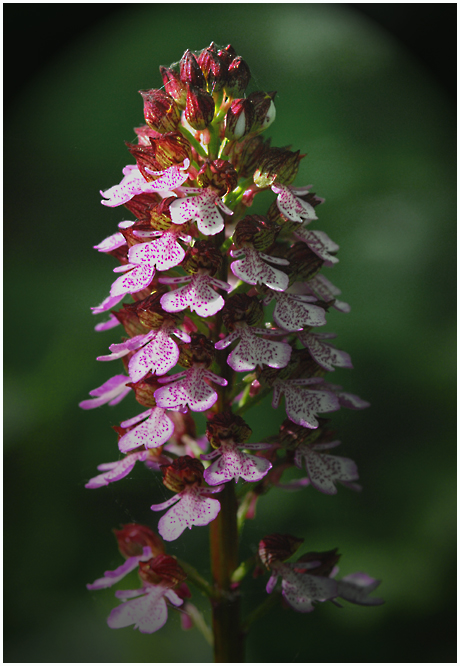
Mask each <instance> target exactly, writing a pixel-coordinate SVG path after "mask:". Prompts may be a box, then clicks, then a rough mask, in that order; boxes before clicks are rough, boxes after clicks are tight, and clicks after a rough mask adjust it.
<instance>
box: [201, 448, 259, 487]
mask: <svg viewBox="0 0 460 666" xmlns="http://www.w3.org/2000/svg"><path fill="white" fill-rule="evenodd" d="M269 447H270V445H269V444H264V443H258V444H236V443H235V442H233V441H231V440H226V441H223V442H222V443H221V445H220V446H219V448H218V449H216V450H214V451H211V453H206V454H205V455H202V456H201V458H202V460H214V458H217V460H214V462H213V463H212V464H211V465H210V466H209V467H208V468H207V469H205V471H204V480H205V481H206V483H208V484H209V485H210V486H217V485H218V484H219V483H226V482H227V481H231V480H232V479H235V482H237V481H238V479H239V478H240V477H241V478H242V479H244V480H245V481H260V480H261V479H263V477H264V476H265V475H266V474H267V472H268V471H269V470H270V469H271V468H272V464H271V462H270V461H269V460H267V459H266V458H261V457H259V456H253V455H251V454H250V453H246V452H245V449H249V450H260V449H267V448H269Z"/></svg>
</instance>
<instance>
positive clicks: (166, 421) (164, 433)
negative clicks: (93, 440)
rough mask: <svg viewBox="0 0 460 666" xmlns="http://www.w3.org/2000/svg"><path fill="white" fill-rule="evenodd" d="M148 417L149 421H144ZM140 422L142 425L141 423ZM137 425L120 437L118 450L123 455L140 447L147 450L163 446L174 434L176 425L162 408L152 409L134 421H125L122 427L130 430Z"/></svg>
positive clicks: (139, 415)
mask: <svg viewBox="0 0 460 666" xmlns="http://www.w3.org/2000/svg"><path fill="white" fill-rule="evenodd" d="M146 417H148V418H147V420H144V421H143V419H145V418H146ZM140 421H142V423H139V422H140ZM137 423H138V424H139V425H136V427H135V428H133V429H132V430H130V431H129V432H127V433H126V435H123V437H120V439H119V441H118V448H119V449H120V451H121V452H122V453H127V452H128V451H132V450H133V449H137V448H139V447H140V446H143V447H145V448H146V449H154V448H156V447H157V446H162V445H163V444H165V443H166V442H167V441H168V439H169V438H170V437H172V435H173V433H174V423H173V422H172V421H171V419H170V418H168V416H167V415H166V412H165V410H164V409H162V408H161V407H152V408H151V409H148V410H147V411H146V412H142V414H138V415H137V416H134V417H133V418H132V419H128V420H127V421H123V422H122V423H120V425H121V427H122V428H130V427H131V426H133V425H135V424H137Z"/></svg>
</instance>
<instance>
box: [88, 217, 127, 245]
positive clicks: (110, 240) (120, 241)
mask: <svg viewBox="0 0 460 666" xmlns="http://www.w3.org/2000/svg"><path fill="white" fill-rule="evenodd" d="M133 224H134V221H131V220H123V221H122V222H119V223H118V227H119V229H128V228H129V227H132V226H133ZM126 244H127V243H126V239H125V237H124V236H123V234H122V233H121V232H120V231H117V232H116V233H115V234H112V235H111V236H107V238H104V240H103V241H101V242H100V243H98V245H93V247H94V249H95V250H98V251H99V252H112V250H116V249H117V248H119V247H122V246H123V245H126Z"/></svg>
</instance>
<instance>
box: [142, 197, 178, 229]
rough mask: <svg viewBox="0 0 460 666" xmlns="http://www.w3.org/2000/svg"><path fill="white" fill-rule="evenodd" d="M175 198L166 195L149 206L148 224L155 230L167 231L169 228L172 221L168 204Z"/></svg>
mask: <svg viewBox="0 0 460 666" xmlns="http://www.w3.org/2000/svg"><path fill="white" fill-rule="evenodd" d="M175 200H176V197H167V198H166V199H161V201H159V202H157V203H154V204H153V205H151V206H150V207H149V210H148V214H149V220H150V225H151V226H152V227H153V228H154V229H156V230H157V231H167V229H169V228H170V226H171V224H172V222H171V212H170V210H169V205H170V204H171V203H172V202H173V201H175Z"/></svg>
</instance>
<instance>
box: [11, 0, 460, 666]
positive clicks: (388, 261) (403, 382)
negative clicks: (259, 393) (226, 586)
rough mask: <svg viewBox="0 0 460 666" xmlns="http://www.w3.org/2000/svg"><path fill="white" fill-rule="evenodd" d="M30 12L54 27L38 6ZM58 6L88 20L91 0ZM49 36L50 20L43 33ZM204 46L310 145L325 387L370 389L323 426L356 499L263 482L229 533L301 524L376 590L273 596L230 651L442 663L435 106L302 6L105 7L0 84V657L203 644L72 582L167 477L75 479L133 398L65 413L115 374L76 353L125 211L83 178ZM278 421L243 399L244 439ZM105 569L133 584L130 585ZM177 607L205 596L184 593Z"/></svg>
mask: <svg viewBox="0 0 460 666" xmlns="http://www.w3.org/2000/svg"><path fill="white" fill-rule="evenodd" d="M40 6H41V7H43V8H44V9H43V11H44V12H45V13H46V12H47V16H48V18H49V20H51V21H53V20H54V21H55V22H56V17H55V16H54V17H53V9H52V7H53V6H51V5H40ZM380 6H381V7H383V6H384V5H380ZM395 6H396V5H389V7H395ZM420 6H421V5H411V7H420ZM430 6H431V7H433V8H434V9H433V11H434V12H436V9H435V7H438V5H436V6H435V5H430ZM27 7H29V8H30V7H32V5H10V6H9V9H8V7H7V9H6V13H5V32H6V35H8V29H9V26H11V28H13V25H14V27H15V30H16V33H15V34H19V31H18V23H17V21H18V20H19V12H20V11H22V8H24V10H23V11H24V17H26V16H27ZM73 7H77V6H76V5H73ZM78 7H80V8H81V11H82V12H87V13H88V15H89V16H88V21H89V22H90V21H91V11H92V6H91V5H89V4H83V5H78ZM97 7H100V6H99V5H97ZM440 7H441V9H439V11H445V8H446V7H447V5H440ZM18 8H19V9H18ZM442 8H444V9H442ZM451 14H452V12H451ZM452 17H453V19H455V17H454V16H453V14H452V16H451V18H452ZM24 20H26V19H25V18H24ZM29 22H30V16H29ZM43 23H44V21H43V16H42V24H43ZM19 25H20V24H19ZM37 29H40V21H37ZM65 30H66V23H65V21H63V22H59V21H57V22H56V34H59V35H60V39H61V40H62V37H63V34H64V35H65ZM212 40H213V41H215V42H217V43H218V44H223V45H225V44H227V43H229V42H231V43H232V44H233V46H234V47H235V49H236V50H237V52H238V54H240V55H242V56H243V57H244V58H245V59H246V60H247V62H248V63H249V66H250V68H251V71H252V73H253V81H252V82H251V84H250V88H249V89H248V92H251V91H252V90H260V89H262V90H277V91H278V95H277V98H276V108H277V120H276V122H275V123H274V124H273V125H272V126H271V128H270V129H269V130H268V133H267V134H268V135H270V136H272V144H273V145H287V144H292V145H293V149H294V150H296V149H297V148H300V150H301V152H307V153H308V157H307V158H306V159H305V160H303V162H302V165H301V170H300V173H299V176H298V178H297V180H296V184H298V185H304V184H307V183H314V190H315V191H316V192H317V193H318V194H320V195H321V196H324V197H325V198H326V204H325V205H324V206H321V210H320V220H319V223H318V225H317V228H320V229H324V230H325V231H326V232H327V233H328V234H329V235H330V236H331V238H333V239H334V240H335V241H336V242H337V243H339V245H340V248H341V250H340V254H339V256H340V259H341V261H340V263H339V264H338V266H337V267H335V268H334V269H333V270H328V271H326V274H327V276H328V277H330V278H331V279H332V281H333V282H334V283H335V284H337V286H339V287H340V288H341V289H342V292H343V299H344V300H346V301H347V302H349V303H350V304H351V306H352V311H351V313H350V314H349V315H343V314H341V313H338V312H336V311H332V312H331V314H330V315H329V319H328V322H329V323H328V326H327V330H328V331H334V332H337V333H338V334H339V337H338V341H337V343H338V346H339V347H340V348H342V349H345V350H347V351H348V352H349V353H350V354H351V356H352V359H353V361H354V366H355V369H354V370H353V371H352V372H350V371H336V373H335V375H334V377H333V380H334V381H338V382H340V383H342V384H343V385H344V386H345V387H346V389H347V390H349V391H351V392H355V393H358V394H359V395H361V396H362V397H363V398H365V399H366V400H369V401H370V402H371V404H372V407H371V408H370V409H368V410H365V411H363V412H350V411H345V410H344V411H343V412H339V413H336V414H334V415H333V417H332V418H333V423H334V424H336V426H337V429H338V430H339V435H340V439H341V440H342V446H341V451H340V452H339V453H341V454H342V455H346V456H349V457H351V458H353V459H355V460H356V461H357V463H358V466H359V470H360V476H361V481H362V484H363V487H364V489H363V491H362V493H360V494H355V493H352V492H350V491H347V490H346V489H345V488H342V487H341V488H340V489H339V492H338V495H337V496H335V497H329V496H325V495H322V494H321V493H318V492H316V491H314V490H313V489H311V488H308V489H306V490H304V491H302V492H300V493H292V494H287V493H283V492H282V491H281V490H273V491H272V493H271V494H270V495H268V496H267V497H266V498H263V499H262V500H261V501H260V503H259V507H258V515H257V518H256V520H255V521H250V522H248V523H247V526H246V527H245V531H244V535H243V543H242V547H241V555H242V557H247V556H249V555H250V554H251V553H252V552H253V551H254V548H255V547H256V545H257V543H258V541H259V539H260V538H261V537H262V536H263V535H265V534H267V533H269V532H276V531H278V532H289V533H292V534H295V535H297V536H302V537H305V544H304V550H325V549H330V548H333V547H335V546H338V547H339V549H340V552H341V553H342V554H343V556H342V560H341V563H340V564H341V574H343V575H345V574H347V573H351V572H354V571H359V570H362V571H366V572H367V573H369V574H370V575H372V576H374V577H377V578H381V579H382V580H383V582H382V585H381V588H380V591H381V595H382V596H384V597H385V599H386V603H385V605H383V606H381V607H376V608H361V607H358V606H352V605H351V604H349V605H347V607H346V608H344V609H342V610H340V609H338V608H335V607H334V606H333V605H327V604H324V605H322V606H320V607H318V608H317V609H316V610H315V612H314V613H312V614H309V615H302V614H297V613H295V612H293V611H290V610H283V609H281V608H279V609H276V610H274V611H272V612H271V614H270V615H268V616H267V617H266V619H263V620H260V621H259V623H258V624H255V625H254V629H253V632H252V633H251V634H250V636H249V639H248V645H247V659H248V661H252V662H305V661H308V662H365V661H368V662H450V661H456V657H455V624H456V623H455V608H456V606H455V587H456V585H455V563H456V555H455V543H456V535H455V481H456V479H455V468H456V465H455V423H454V405H455V383H454V382H455V374H454V366H455V307H454V298H455V287H454V284H455V148H454V145H455V141H454V138H455V120H454V118H455V116H454V109H453V106H452V104H451V100H450V98H449V96H448V95H447V93H446V92H445V91H444V90H443V89H442V87H441V86H440V85H438V83H437V82H436V81H435V79H434V78H432V77H431V76H430V74H428V73H427V72H426V71H425V70H424V69H423V68H422V67H421V66H420V65H419V63H418V62H417V60H416V59H415V58H414V57H413V56H411V55H410V53H409V52H408V51H406V50H405V49H404V48H403V47H402V46H401V44H400V43H399V42H398V41H397V40H396V39H394V38H393V37H391V35H390V34H389V33H387V32H386V31H384V30H383V29H381V28H379V27H378V25H377V24H376V23H373V22H372V21H370V20H369V19H367V18H365V17H364V16H363V15H362V14H360V13H358V12H357V11H355V10H353V9H352V8H349V7H347V6H346V5H337V4H315V3H313V4H308V3H307V4H300V5H299V4H283V5H281V4H277V3H275V4H271V5H264V4H238V5H235V4H220V5H188V4H178V5H169V4H150V3H148V4H143V5H141V4H133V5H120V6H119V10H118V11H117V12H116V13H114V15H113V16H108V17H107V18H106V19H105V20H103V21H98V22H95V23H94V24H93V25H89V27H88V28H87V29H86V30H82V31H81V32H80V34H79V35H78V36H77V37H74V38H73V39H72V40H70V41H69V43H68V45H66V46H65V47H64V48H62V49H61V50H60V51H59V53H58V54H57V55H56V56H55V57H54V58H53V59H51V60H50V61H48V63H47V65H46V67H43V68H41V69H40V70H39V71H38V72H36V73H35V75H34V76H33V77H32V78H29V79H28V80H27V86H25V87H23V88H22V89H19V88H18V89H14V91H13V92H14V93H15V94H14V97H12V98H11V99H10V98H9V95H8V87H7V88H6V95H5V99H6V101H7V103H8V113H7V114H6V116H5V181H4V202H5V245H4V247H5V258H4V271H5V272H4V275H5V297H4V308H5V309H4V312H5V335H4V340H5V356H4V371H5V379H4V397H5V403H4V432H5V467H4V469H5V518H4V525H5V538H4V546H5V557H4V561H5V623H6V627H5V634H4V636H5V654H4V659H5V661H6V662H135V663H136V662H140V663H142V662H209V661H211V659H212V656H211V650H210V648H209V647H208V646H207V645H206V643H205V642H204V640H203V639H202V637H201V635H200V634H199V633H198V632H197V631H196V630H191V631H189V632H187V633H186V632H183V631H182V630H181V628H180V623H179V616H178V614H177V613H174V612H170V617H169V620H168V623H167V625H166V626H165V627H164V629H163V630H161V631H160V632H158V633H157V634H154V635H153V636H147V635H141V634H139V633H138V632H134V631H133V630H132V628H127V629H124V630H119V631H113V630H111V629H109V628H108V627H107V625H106V623H105V618H106V616H107V614H108V613H109V611H110V609H111V608H112V607H113V605H114V604H115V603H117V602H116V600H115V598H114V596H113V590H106V591H100V592H95V593H90V592H88V591H87V590H86V588H85V584H86V583H88V582H92V581H93V580H94V579H95V578H96V577H98V576H100V575H101V574H102V572H103V571H104V570H106V569H108V568H114V567H116V566H118V564H120V563H121V557H120V556H119V554H118V552H117V549H116V545H115V540H114V538H113V536H112V534H111V531H110V530H111V528H113V527H118V526H119V525H120V524H121V523H123V522H131V521H139V522H144V523H146V524H149V525H151V526H152V527H153V528H155V526H156V521H157V518H158V517H157V516H155V515H153V514H152V512H151V511H150V510H149V506H150V504H151V503H154V502H160V501H163V498H164V497H165V492H164V488H163V487H162V486H161V484H160V483H159V480H158V475H154V474H152V473H150V472H148V471H147V470H146V469H144V468H142V467H140V466H138V467H137V468H135V470H134V471H133V473H132V474H130V475H129V477H128V478H126V479H124V480H123V481H120V482H118V483H116V484H113V485H112V486H110V487H108V488H102V489H99V490H93V491H91V490H85V488H84V483H85V482H86V481H87V480H88V479H89V478H90V477H92V476H94V475H95V473H96V465H98V464H99V463H101V462H107V461H111V460H114V459H116V457H117V448H116V437H115V435H114V433H113V432H112V431H111V430H110V427H109V426H110V425H115V424H118V423H119V422H120V420H122V419H123V418H128V417H129V416H132V415H134V414H135V413H137V412H136V409H137V407H136V403H135V401H134V398H132V397H129V398H128V399H126V400H125V401H124V402H123V403H121V404H120V405H119V406H118V407H115V408H107V407H103V408H100V409H99V410H94V411H92V412H83V411H81V410H79V409H78V406H77V404H78V402H79V401H80V400H82V399H85V398H86V397H87V393H88V391H89V390H90V389H92V388H94V387H96V386H99V385H100V384H102V383H103V382H104V381H105V380H106V379H107V378H108V377H109V376H111V374H115V373H116V372H118V371H120V369H121V364H120V366H117V368H116V369H115V368H114V366H115V364H114V365H113V366H111V367H110V368H109V367H108V366H107V365H106V364H98V363H96V362H95V357H96V356H97V355H100V354H102V353H106V349H107V347H108V345H109V344H111V343H112V342H115V341H118V339H119V336H120V332H119V330H118V329H114V330H112V331H108V332H105V333H95V332H94V330H93V327H94V325H95V323H96V321H95V318H93V317H92V316H91V313H90V310H89V307H90V306H91V305H96V304H97V303H99V302H100V301H101V300H102V299H103V298H104V297H105V296H106V295H107V293H108V290H109V286H110V284H111V282H112V280H113V277H112V273H111V268H112V265H113V261H112V260H111V259H109V258H107V257H104V256H101V255H99V254H97V253H96V252H95V251H94V250H93V249H92V246H93V245H94V244H96V243H98V242H99V241H100V240H102V239H103V238H104V237H105V236H107V235H108V234H110V233H113V231H114V230H115V226H116V223H117V222H119V221H120V220H121V219H125V217H126V216H127V215H126V214H125V213H123V211H121V210H117V209H115V210H112V209H107V208H103V207H102V206H101V205H100V203H99V201H100V196H99V194H98V190H99V189H105V188H107V187H110V186H111V185H113V184H115V183H117V182H119V179H120V177H121V169H122V168H123V166H124V165H125V164H127V163H129V162H131V161H132V160H131V158H130V156H129V154H128V152H127V150H126V148H125V145H124V141H125V140H127V141H132V140H133V139H134V136H135V135H134V132H133V127H135V126H138V125H140V124H142V122H143V118H142V100H141V98H140V96H139V95H138V93H137V91H138V90H140V89H143V88H151V87H160V86H161V83H162V82H161V78H160V75H159V73H158V66H159V65H160V64H163V65H168V64H170V63H171V62H173V61H177V60H178V59H179V58H180V57H181V55H182V53H183V51H184V50H185V49H186V48H191V49H200V48H203V47H204V46H206V45H208V44H209V43H210V42H211V41H212ZM15 49H16V51H13V52H10V53H9V55H8V56H7V59H6V64H7V70H8V68H9V66H11V67H12V68H13V69H12V72H13V77H12V76H11V72H10V79H11V78H19V79H20V77H21V68H22V72H23V73H24V76H26V72H27V59H24V57H23V59H22V60H20V59H19V60H18V61H17V62H15V53H21V49H25V51H22V54H23V56H24V52H25V53H27V54H28V55H27V57H28V58H29V59H30V62H31V66H32V65H33V58H34V54H33V52H32V51H31V50H29V51H27V44H26V43H23V44H21V41H20V40H19V41H18V42H17V43H16V44H15ZM19 63H22V64H21V66H19ZM264 196H265V195H264ZM261 199H262V197H261ZM256 201H257V200H256ZM267 201H271V198H270V197H266V199H262V203H261V204H257V203H256V204H255V207H254V212H259V213H264V210H265V208H264V206H265V205H266V203H267ZM128 217H129V214H128ZM312 226H313V225H312ZM283 416H284V411H283V409H282V408H279V410H278V411H277V412H276V411H272V410H271V408H270V403H266V404H264V405H263V406H262V407H261V408H259V409H258V410H256V411H255V412H254V413H253V414H250V413H248V416H247V420H248V422H249V424H250V425H251V427H252V428H253V430H254V438H253V440H252V441H261V440H263V438H264V437H267V436H268V435H270V434H272V433H273V432H274V430H275V428H276V427H277V425H278V424H279V423H280V422H281V420H282V419H283ZM207 548H208V546H207V529H206V528H202V529H200V528H195V529H193V530H192V531H187V533H186V534H184V535H183V537H182V538H181V539H179V540H178V541H177V542H174V543H172V544H171V545H170V547H169V549H168V552H169V553H171V554H174V555H178V556H180V557H184V558H187V559H188V560H189V561H190V562H192V563H193V564H195V565H196V566H198V567H199V568H200V569H201V570H203V571H204V573H206V572H208V571H209V565H208V557H207ZM301 552H303V551H301ZM265 582H266V580H265V579H262V578H259V579H256V580H250V581H248V584H247V586H246V587H245V599H244V604H245V609H246V610H251V609H252V608H253V607H255V605H257V604H258V603H259V602H260V601H261V600H263V598H264V595H265V592H264V585H265ZM127 583H128V584H127V585H126V586H125V587H129V586H130V585H132V586H136V580H135V577H133V578H132V579H128V580H127ZM194 602H195V603H196V604H197V605H198V606H199V607H200V608H203V609H206V603H205V600H204V599H203V598H201V597H200V595H199V594H198V593H196V592H195V593H194ZM205 613H206V617H207V618H209V613H208V611H207V610H205Z"/></svg>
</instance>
